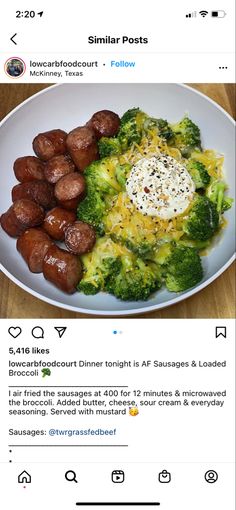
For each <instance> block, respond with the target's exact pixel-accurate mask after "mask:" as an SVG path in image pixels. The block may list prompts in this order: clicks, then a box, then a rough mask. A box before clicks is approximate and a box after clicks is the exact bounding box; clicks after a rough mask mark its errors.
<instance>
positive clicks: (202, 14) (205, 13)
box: [199, 11, 208, 18]
mask: <svg viewBox="0 0 236 510" xmlns="http://www.w3.org/2000/svg"><path fill="white" fill-rule="evenodd" d="M199 14H201V16H202V17H203V18H205V17H206V16H207V14H208V11H199Z"/></svg>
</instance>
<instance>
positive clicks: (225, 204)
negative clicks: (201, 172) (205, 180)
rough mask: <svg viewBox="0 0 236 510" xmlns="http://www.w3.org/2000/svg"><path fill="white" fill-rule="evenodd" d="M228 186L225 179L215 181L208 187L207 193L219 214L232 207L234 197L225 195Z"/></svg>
mask: <svg viewBox="0 0 236 510" xmlns="http://www.w3.org/2000/svg"><path fill="white" fill-rule="evenodd" d="M226 189H227V186H226V184H225V182H223V181H213V182H212V183H211V184H210V186H209V187H208V188H207V191H206V195H207V197H208V198H209V199H210V200H211V202H213V203H214V204H215V206H216V208H217V211H218V213H219V214H222V213H223V212H224V211H227V210H228V209H230V207H231V206H232V204H233V199H232V198H229V197H225V191H226Z"/></svg>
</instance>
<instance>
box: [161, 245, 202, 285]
mask: <svg viewBox="0 0 236 510" xmlns="http://www.w3.org/2000/svg"><path fill="white" fill-rule="evenodd" d="M202 277H203V269H202V264H201V259H200V257H199V255H198V252H197V250H196V249H195V248H189V247H185V246H175V247H174V248H173V251H172V253H171V255H170V256H169V257H168V258H167V260H166V264H165V267H164V279H165V283H166V287H167V289H168V290H169V291H170V292H181V291H184V290H187V289H189V288H191V287H194V285H197V283H199V282H200V281H201V279H202Z"/></svg>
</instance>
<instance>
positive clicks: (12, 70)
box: [5, 57, 26, 78]
mask: <svg viewBox="0 0 236 510" xmlns="http://www.w3.org/2000/svg"><path fill="white" fill-rule="evenodd" d="M25 70H26V65H25V62H24V60H22V59H21V58H18V57H11V58H9V59H8V60H7V61H6V62H5V73H6V74H7V75H8V76H10V78H20V77H21V76H23V74H24V73H25Z"/></svg>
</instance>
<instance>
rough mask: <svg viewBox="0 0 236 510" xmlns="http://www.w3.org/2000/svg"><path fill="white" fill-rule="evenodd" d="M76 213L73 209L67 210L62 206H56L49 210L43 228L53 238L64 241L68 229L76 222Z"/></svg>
mask: <svg viewBox="0 0 236 510" xmlns="http://www.w3.org/2000/svg"><path fill="white" fill-rule="evenodd" d="M75 220H76V214H75V213H74V212H72V211H66V209H63V208H62V207H54V209H52V210H51V211H49V212H48V213H47V214H46V216H45V220H44V223H43V229H44V230H45V232H47V234H48V235H50V236H51V237H52V238H53V239H56V240H57V241H63V240H64V238H65V231H66V229H67V228H68V227H69V226H70V225H71V224H72V223H74V221H75Z"/></svg>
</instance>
